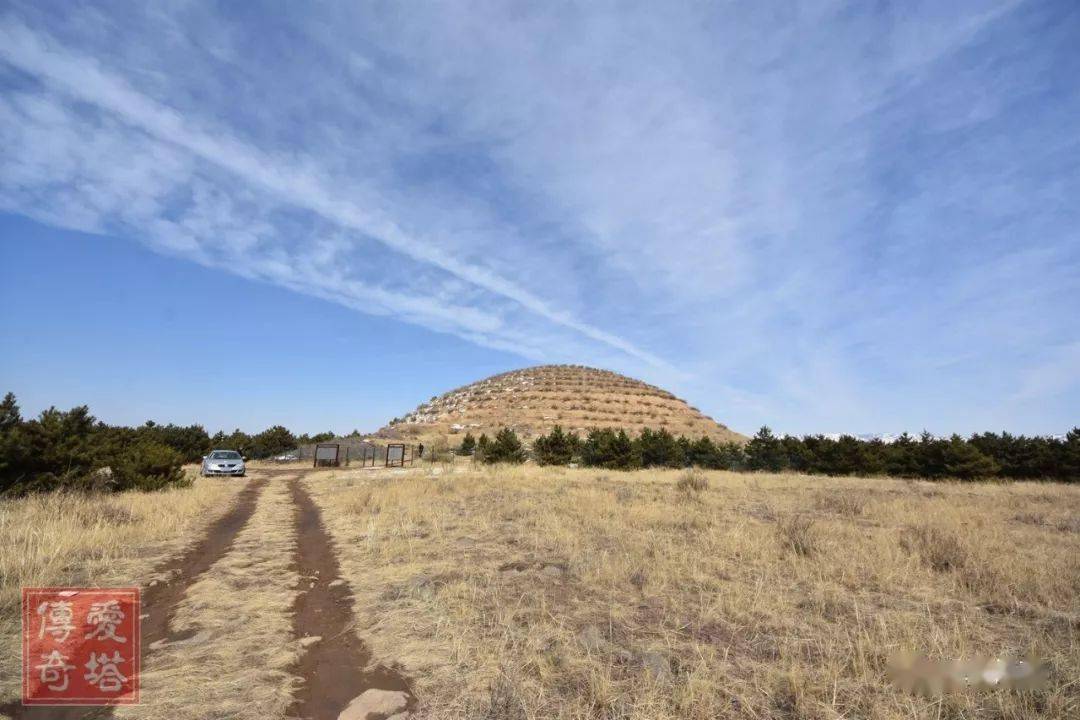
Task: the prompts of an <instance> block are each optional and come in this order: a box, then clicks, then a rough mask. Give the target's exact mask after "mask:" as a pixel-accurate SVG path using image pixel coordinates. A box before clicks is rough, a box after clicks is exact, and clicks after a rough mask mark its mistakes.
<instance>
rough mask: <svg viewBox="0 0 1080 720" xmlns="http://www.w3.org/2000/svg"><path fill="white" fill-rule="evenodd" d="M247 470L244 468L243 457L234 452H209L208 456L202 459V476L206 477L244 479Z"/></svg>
mask: <svg viewBox="0 0 1080 720" xmlns="http://www.w3.org/2000/svg"><path fill="white" fill-rule="evenodd" d="M246 472H247V468H246V467H245V466H244V456H243V455H241V454H240V453H238V452H236V451H235V450H211V451H210V454H209V455H204V456H203V459H202V474H203V477H206V476H207V475H232V476H234V477H244V473H246Z"/></svg>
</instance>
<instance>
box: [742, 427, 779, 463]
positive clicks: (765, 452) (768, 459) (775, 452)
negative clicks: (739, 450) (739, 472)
mask: <svg viewBox="0 0 1080 720" xmlns="http://www.w3.org/2000/svg"><path fill="white" fill-rule="evenodd" d="M746 464H747V465H748V466H749V467H750V469H751V470H768V471H770V472H779V471H780V470H783V469H784V466H785V465H786V464H787V463H786V458H785V457H784V448H783V445H781V443H780V440H778V439H777V437H776V436H775V435H773V432H772V430H770V429H769V427H768V426H767V425H766V426H764V427H762V428H761V429H760V430H758V433H757V435H755V436H754V437H753V439H751V440H750V442H749V443H747V445H746Z"/></svg>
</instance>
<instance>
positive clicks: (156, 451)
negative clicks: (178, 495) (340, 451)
mask: <svg viewBox="0 0 1080 720" xmlns="http://www.w3.org/2000/svg"><path fill="white" fill-rule="evenodd" d="M332 437H334V434H333V433H331V432H326V433H319V434H317V435H313V436H309V435H300V436H295V435H293V433H291V432H290V431H289V430H288V429H287V428H284V427H282V426H280V425H275V426H273V427H271V428H267V429H266V430H264V431H262V432H260V433H257V434H255V435H248V434H247V433H244V432H241V431H240V430H234V431H233V432H232V433H229V434H226V433H223V432H218V433H216V434H215V435H213V436H211V435H209V434H208V433H207V432H206V430H205V429H204V428H203V427H202V426H201V425H187V426H181V425H172V424H169V425H158V424H157V423H154V422H153V421H150V422H147V423H146V424H145V425H141V426H139V427H134V428H133V427H124V426H116V425H107V424H105V423H103V422H101V421H99V420H97V419H95V418H94V416H93V415H91V414H90V411H89V409H88V408H87V407H86V406H85V405H83V406H80V407H75V408H72V409H71V410H67V411H63V410H57V409H56V408H49V409H48V410H45V411H43V412H42V413H41V414H40V415H39V416H38V417H37V418H34V419H30V420H27V419H24V418H23V417H22V415H21V414H20V411H19V406H18V404H17V402H16V399H15V396H14V395H13V394H12V393H8V394H7V395H6V396H5V397H4V399H3V401H2V402H0V495H5V494H7V495H19V494H25V493H28V492H35V491H39V490H58V489H79V488H82V489H104V490H129V489H142V490H153V489H158V488H162V487H167V486H170V485H177V484H182V483H184V482H185V478H184V473H183V471H182V469H181V466H182V465H184V464H185V463H193V462H199V461H200V460H202V457H203V456H204V455H206V454H207V453H208V452H210V450H211V449H214V448H225V449H229V450H237V451H239V452H240V453H242V454H243V455H245V456H246V457H249V458H266V457H272V456H274V455H278V454H281V453H283V452H287V451H289V450H293V449H295V448H296V447H298V446H299V445H303V444H307V443H310V442H323V441H325V440H329V439H330V438H332ZM106 468H107V470H106Z"/></svg>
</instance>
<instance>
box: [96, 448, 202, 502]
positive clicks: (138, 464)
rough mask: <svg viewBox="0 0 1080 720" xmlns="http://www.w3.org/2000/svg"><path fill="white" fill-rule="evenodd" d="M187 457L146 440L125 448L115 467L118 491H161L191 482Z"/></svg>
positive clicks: (114, 472)
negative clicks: (186, 467) (185, 458)
mask: <svg viewBox="0 0 1080 720" xmlns="http://www.w3.org/2000/svg"><path fill="white" fill-rule="evenodd" d="M183 463H184V459H183V457H182V456H181V455H180V453H178V452H177V451H175V450H173V449H172V448H171V447H169V446H168V445H162V444H161V443H155V442H152V441H148V440H144V441H141V442H138V443H136V444H135V445H132V446H130V447H128V448H127V449H125V450H124V452H123V454H122V455H121V456H120V457H119V458H117V461H116V464H115V465H114V466H112V476H113V481H114V482H115V488H114V489H116V490H161V489H162V488H165V487H170V486H184V485H189V484H191V478H190V477H185V474H184V470H183Z"/></svg>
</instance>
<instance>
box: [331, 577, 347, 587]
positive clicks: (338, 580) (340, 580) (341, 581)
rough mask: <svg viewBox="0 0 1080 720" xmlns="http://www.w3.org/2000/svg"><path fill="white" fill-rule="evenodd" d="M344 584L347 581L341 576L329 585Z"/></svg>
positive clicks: (338, 585) (339, 585)
mask: <svg viewBox="0 0 1080 720" xmlns="http://www.w3.org/2000/svg"><path fill="white" fill-rule="evenodd" d="M344 584H345V581H344V580H342V579H341V578H338V579H337V580H334V581H332V582H331V583H330V585H329V587H341V586H342V585H344Z"/></svg>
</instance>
